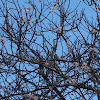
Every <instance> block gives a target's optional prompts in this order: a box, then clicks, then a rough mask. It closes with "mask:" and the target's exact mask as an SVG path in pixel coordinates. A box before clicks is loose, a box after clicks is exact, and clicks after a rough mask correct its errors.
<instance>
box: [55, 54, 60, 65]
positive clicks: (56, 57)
mask: <svg viewBox="0 0 100 100" xmlns="http://www.w3.org/2000/svg"><path fill="white" fill-rule="evenodd" d="M54 60H59V56H58V55H57V54H55V55H54ZM58 62H59V64H60V61H58Z"/></svg>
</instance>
